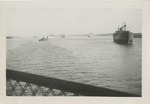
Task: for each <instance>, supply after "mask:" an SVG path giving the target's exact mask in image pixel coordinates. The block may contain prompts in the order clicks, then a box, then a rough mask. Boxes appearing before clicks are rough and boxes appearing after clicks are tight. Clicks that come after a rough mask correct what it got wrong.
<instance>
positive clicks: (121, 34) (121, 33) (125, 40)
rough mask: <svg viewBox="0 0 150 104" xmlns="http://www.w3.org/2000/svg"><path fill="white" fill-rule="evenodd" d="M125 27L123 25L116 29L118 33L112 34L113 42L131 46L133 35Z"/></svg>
mask: <svg viewBox="0 0 150 104" xmlns="http://www.w3.org/2000/svg"><path fill="white" fill-rule="evenodd" d="M126 27H127V25H126V24H125V23H124V25H123V26H122V27H120V28H119V27H118V31H116V32H115V33H113V40H114V42H116V43H119V44H132V42H133V34H132V33H131V32H130V31H128V30H126Z"/></svg>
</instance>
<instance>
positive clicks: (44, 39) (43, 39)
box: [39, 36, 48, 41]
mask: <svg viewBox="0 0 150 104" xmlns="http://www.w3.org/2000/svg"><path fill="white" fill-rule="evenodd" d="M47 40H48V36H47V38H44V37H43V38H42V39H40V40H39V41H47Z"/></svg>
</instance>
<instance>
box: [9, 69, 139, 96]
mask: <svg viewBox="0 0 150 104" xmlns="http://www.w3.org/2000/svg"><path fill="white" fill-rule="evenodd" d="M6 77H7V78H6V79H7V83H6V87H7V88H6V95H7V96H108V97H109V96H112V97H113V96H117V97H139V96H138V95H134V94H129V93H125V92H121V91H115V90H111V89H107V88H102V87H96V86H91V85H86V84H81V83H76V82H70V81H65V80H61V79H55V78H50V77H46V76H40V75H35V74H30V73H25V72H20V71H14V70H9V69H7V70H6Z"/></svg>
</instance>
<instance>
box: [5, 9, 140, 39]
mask: <svg viewBox="0 0 150 104" xmlns="http://www.w3.org/2000/svg"><path fill="white" fill-rule="evenodd" d="M123 22H126V24H127V29H128V30H129V31H131V32H136V33H137V32H141V31H142V11H141V10H140V9H109V8H107V9H105V8H80V7H79V8H61V7H60V8H59V7H57V8H38V7H36V8H23V7H22V8H7V9H6V31H7V35H8V36H40V35H49V34H55V35H59V34H66V35H72V34H89V33H93V34H103V33H113V32H114V31H116V30H117V28H118V26H122V23H123Z"/></svg>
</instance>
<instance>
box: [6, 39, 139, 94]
mask: <svg viewBox="0 0 150 104" xmlns="http://www.w3.org/2000/svg"><path fill="white" fill-rule="evenodd" d="M38 39H39V38H13V39H7V65H6V67H7V68H8V69H12V70H18V71H23V72H29V73H35V74H40V75H45V76H50V77H54V78H59V79H65V80H69V81H74V82H80V83H85V84H90V85H95V86H101V87H106V88H110V89H115V90H119V91H124V92H129V93H133V94H139V95H140V94H141V61H142V57H141V55H142V53H141V51H142V49H141V48H142V39H141V38H135V39H134V42H133V45H119V44H116V43H114V42H113V41H112V37H111V36H99V37H92V38H88V37H71V36H70V37H67V38H53V39H49V40H48V41H43V42H39V41H38Z"/></svg>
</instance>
